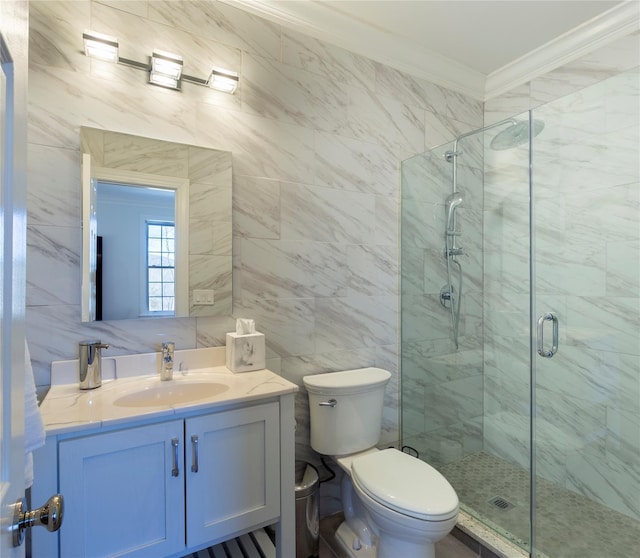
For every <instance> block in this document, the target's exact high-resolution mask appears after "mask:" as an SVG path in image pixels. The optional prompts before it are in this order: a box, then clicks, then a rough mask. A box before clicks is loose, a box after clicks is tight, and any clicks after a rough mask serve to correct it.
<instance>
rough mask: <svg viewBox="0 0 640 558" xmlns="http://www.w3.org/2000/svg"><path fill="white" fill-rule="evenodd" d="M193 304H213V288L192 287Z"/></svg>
mask: <svg viewBox="0 0 640 558" xmlns="http://www.w3.org/2000/svg"><path fill="white" fill-rule="evenodd" d="M193 304H194V305H195V304H197V305H213V290H210V289H194V290H193Z"/></svg>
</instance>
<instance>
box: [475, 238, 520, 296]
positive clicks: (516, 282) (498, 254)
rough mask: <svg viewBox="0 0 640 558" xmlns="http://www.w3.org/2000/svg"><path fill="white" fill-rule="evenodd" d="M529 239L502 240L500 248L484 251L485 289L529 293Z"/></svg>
mask: <svg viewBox="0 0 640 558" xmlns="http://www.w3.org/2000/svg"><path fill="white" fill-rule="evenodd" d="M529 259H530V258H529V239H528V238H526V239H514V238H509V239H505V240H504V246H503V249H502V250H495V251H494V250H493V249H491V250H487V251H485V253H484V288H485V291H491V292H501V291H505V292H508V293H521V294H527V293H529V289H530V285H529Z"/></svg>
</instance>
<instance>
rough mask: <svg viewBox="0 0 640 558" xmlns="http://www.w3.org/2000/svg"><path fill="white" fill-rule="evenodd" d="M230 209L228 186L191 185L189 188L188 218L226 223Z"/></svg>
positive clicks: (229, 189)
mask: <svg viewBox="0 0 640 558" xmlns="http://www.w3.org/2000/svg"><path fill="white" fill-rule="evenodd" d="M231 208H232V190H231V188H229V186H228V185H226V184H225V185H223V186H219V185H217V184H216V185H211V184H198V183H192V184H190V186H189V218H190V219H193V220H194V221H197V220H201V221H204V220H211V221H215V222H221V221H228V220H229V215H231Z"/></svg>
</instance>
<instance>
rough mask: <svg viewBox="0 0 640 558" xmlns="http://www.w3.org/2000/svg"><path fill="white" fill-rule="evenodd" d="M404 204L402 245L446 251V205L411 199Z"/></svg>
mask: <svg viewBox="0 0 640 558" xmlns="http://www.w3.org/2000/svg"><path fill="white" fill-rule="evenodd" d="M403 206H404V207H403V212H402V224H401V232H402V246H403V247H410V248H422V249H432V250H434V251H438V250H442V251H443V252H444V230H445V214H444V205H441V204H434V203H425V202H417V201H410V202H406V203H403Z"/></svg>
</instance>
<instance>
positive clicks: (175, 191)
mask: <svg viewBox="0 0 640 558" xmlns="http://www.w3.org/2000/svg"><path fill="white" fill-rule="evenodd" d="M80 141H81V149H82V198H83V202H82V212H83V228H82V237H83V238H82V260H83V261H82V320H83V321H85V322H86V321H95V320H123V319H135V318H148V317H166V316H171V317H186V316H217V315H228V314H231V300H232V296H231V295H232V292H231V289H232V253H231V246H232V229H231V225H232V223H231V197H232V192H231V153H229V152H227V151H219V150H215V149H207V148H203V147H198V146H191V145H184V144H179V143H173V142H167V141H162V140H156V139H151V138H143V137H138V136H132V135H129V134H121V133H117V132H109V131H106V130H97V129H94V128H84V127H83V128H81V133H80Z"/></svg>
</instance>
